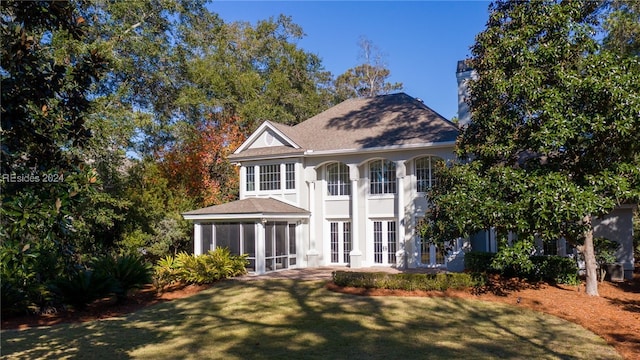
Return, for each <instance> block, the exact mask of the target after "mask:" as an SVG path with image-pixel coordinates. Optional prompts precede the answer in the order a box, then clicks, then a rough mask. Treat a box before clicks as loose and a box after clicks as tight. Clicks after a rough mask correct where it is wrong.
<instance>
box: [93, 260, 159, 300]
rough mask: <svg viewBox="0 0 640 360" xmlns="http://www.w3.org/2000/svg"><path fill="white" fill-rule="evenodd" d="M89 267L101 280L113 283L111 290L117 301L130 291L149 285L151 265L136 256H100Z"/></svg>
mask: <svg viewBox="0 0 640 360" xmlns="http://www.w3.org/2000/svg"><path fill="white" fill-rule="evenodd" d="M91 266H92V267H93V269H94V272H95V273H96V274H98V275H99V276H100V277H101V278H106V279H109V281H110V282H112V283H113V286H112V288H111V290H112V291H113V292H114V293H115V294H116V296H117V297H118V300H119V301H122V300H124V299H125V298H126V297H127V293H128V292H129V290H132V289H139V288H141V287H143V286H144V285H146V284H149V283H151V265H149V264H147V263H146V262H145V261H144V260H143V259H142V257H140V256H136V255H131V254H127V255H122V256H110V255H106V256H102V257H99V258H97V259H95V260H94V261H93V262H92V264H91Z"/></svg>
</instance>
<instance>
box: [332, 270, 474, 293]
mask: <svg viewBox="0 0 640 360" xmlns="http://www.w3.org/2000/svg"><path fill="white" fill-rule="evenodd" d="M332 277H333V282H334V283H335V284H336V285H338V286H352V287H359V288H367V289H370V288H375V289H391V290H407V291H412V290H423V291H430V290H440V291H443V290H447V289H455V290H460V289H467V288H470V287H474V286H479V285H482V284H483V282H482V279H481V278H480V277H474V276H472V275H471V274H464V273H448V274H389V273H384V272H353V271H334V272H333V273H332Z"/></svg>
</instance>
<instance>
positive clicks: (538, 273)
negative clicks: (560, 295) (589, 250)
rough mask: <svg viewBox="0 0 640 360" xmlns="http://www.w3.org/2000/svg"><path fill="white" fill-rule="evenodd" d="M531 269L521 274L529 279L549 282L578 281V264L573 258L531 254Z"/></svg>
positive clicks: (569, 282) (566, 282)
mask: <svg viewBox="0 0 640 360" xmlns="http://www.w3.org/2000/svg"><path fill="white" fill-rule="evenodd" d="M531 262H533V270H532V271H531V272H530V273H527V274H522V276H521V277H523V278H526V279H529V280H542V281H546V282H548V283H551V284H571V285H575V284H578V283H579V280H578V266H577V264H576V262H575V260H574V259H572V258H569V257H564V256H532V257H531Z"/></svg>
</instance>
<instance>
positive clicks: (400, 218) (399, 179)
mask: <svg viewBox="0 0 640 360" xmlns="http://www.w3.org/2000/svg"><path fill="white" fill-rule="evenodd" d="M405 173H406V169H405V163H404V160H401V161H397V162H396V190H397V191H396V192H397V194H396V200H397V207H398V215H397V225H396V228H397V229H398V239H397V241H398V249H397V251H396V265H397V266H398V267H402V268H406V267H407V264H406V263H407V261H406V259H405V258H404V257H405V253H406V251H405V245H406V243H405V242H406V239H405V238H404V236H405V231H404V230H405V228H404V226H405V211H404V207H405V199H404V197H405V191H404V178H405Z"/></svg>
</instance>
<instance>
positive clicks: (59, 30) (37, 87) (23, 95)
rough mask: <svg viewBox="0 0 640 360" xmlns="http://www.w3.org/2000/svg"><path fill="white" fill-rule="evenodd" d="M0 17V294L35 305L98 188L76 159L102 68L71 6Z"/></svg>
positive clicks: (72, 250) (19, 9) (74, 256)
mask: <svg viewBox="0 0 640 360" xmlns="http://www.w3.org/2000/svg"><path fill="white" fill-rule="evenodd" d="M0 11H1V16H2V27H1V32H2V34H1V35H2V36H1V38H2V47H1V50H0V51H1V56H0V59H1V70H0V74H1V77H2V101H1V103H2V108H1V118H2V126H1V129H0V143H1V144H2V146H1V151H2V163H1V166H0V168H1V173H2V178H1V179H0V180H1V181H0V193H1V194H2V195H1V199H2V200H1V202H2V206H1V207H0V209H1V210H0V214H1V218H0V239H1V240H2V244H1V246H0V252H1V253H2V264H1V266H2V278H3V287H4V286H5V285H6V286H9V287H11V286H13V287H14V288H15V289H14V290H16V292H15V293H19V294H22V295H20V296H21V297H22V299H18V301H19V302H20V303H21V304H27V303H28V302H37V303H38V305H43V303H44V302H45V301H46V298H47V296H45V295H46V289H45V287H44V286H43V284H44V283H46V282H47V281H50V280H52V279H54V278H55V277H57V276H59V275H60V274H61V273H62V272H64V271H68V270H69V269H70V268H72V267H73V266H74V265H75V264H76V262H77V261H78V260H79V254H78V252H77V251H76V249H77V248H78V247H80V246H81V245H82V240H83V237H82V230H83V228H86V226H87V224H88V222H91V221H92V220H91V219H87V218H90V217H91V215H89V216H87V215H88V214H87V213H85V212H84V211H83V210H84V209H86V205H87V204H88V203H89V202H90V201H91V200H92V199H93V200H96V197H95V194H96V186H97V185H98V184H99V182H100V181H99V179H98V178H97V174H96V171H95V169H94V168H92V167H91V166H90V164H89V163H87V161H86V159H85V157H84V152H85V150H86V149H87V147H89V146H90V139H91V131H90V129H89V127H88V126H87V118H88V116H89V115H88V114H90V113H91V112H92V110H93V103H92V101H91V99H90V96H89V94H90V92H91V91H92V89H93V87H94V86H95V84H96V82H97V81H99V79H101V77H102V76H104V74H105V73H106V69H107V67H108V64H109V61H110V60H109V56H108V51H105V46H104V42H103V41H102V40H101V39H92V38H91V37H90V36H89V35H88V31H87V30H88V29H87V28H86V21H85V17H84V16H83V15H85V14H83V13H82V12H81V11H79V5H78V3H76V2H71V1H69V2H48V1H39V2H3V4H2V7H0ZM16 269H20V271H19V272H14V270H16ZM3 290H4V288H3ZM3 293H4V291H3ZM3 300H4V299H3ZM3 302H4V301H3Z"/></svg>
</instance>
